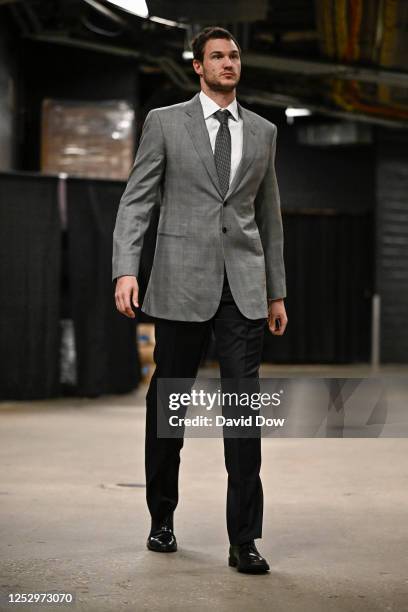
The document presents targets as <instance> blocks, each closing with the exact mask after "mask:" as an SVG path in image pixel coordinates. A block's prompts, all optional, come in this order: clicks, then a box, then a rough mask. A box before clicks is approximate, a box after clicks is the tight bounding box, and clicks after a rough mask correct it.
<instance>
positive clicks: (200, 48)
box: [191, 26, 241, 62]
mask: <svg viewBox="0 0 408 612" xmlns="http://www.w3.org/2000/svg"><path fill="white" fill-rule="evenodd" d="M210 38H226V39H227V40H233V41H234V43H235V44H236V45H237V47H238V51H239V54H240V55H241V47H240V46H239V44H238V41H237V40H236V38H235V36H233V35H232V34H231V32H229V31H228V30H225V28H221V27H219V26H209V27H208V28H204V30H201V32H199V33H198V34H196V36H194V38H193V40H192V41H191V49H192V51H193V57H194V59H196V60H199V61H200V62H202V61H203V59H204V48H205V44H206V42H207V40H210Z"/></svg>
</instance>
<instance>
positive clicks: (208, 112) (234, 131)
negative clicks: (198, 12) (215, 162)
mask: <svg viewBox="0 0 408 612" xmlns="http://www.w3.org/2000/svg"><path fill="white" fill-rule="evenodd" d="M199 97H200V102H201V106H202V107H203V113H204V119H205V124H206V126H207V130H208V135H209V137H210V142H211V147H212V150H213V153H214V148H215V139H216V137H217V132H218V128H219V127H220V122H219V121H218V119H216V118H215V117H214V116H213V115H214V113H215V112H216V111H217V110H225V109H223V108H221V107H220V106H218V104H217V103H216V102H214V100H212V99H211V98H210V97H209V96H207V94H205V93H204V92H203V91H202V90H201V91H200V96H199ZM227 109H228V110H229V112H230V113H231V115H232V117H231V116H230V117H228V127H229V131H230V134H231V172H230V180H229V182H230V185H231V182H232V179H233V178H234V174H235V172H236V170H237V168H238V166H239V162H240V161H241V157H242V144H243V133H242V119H241V117H240V116H239V113H238V106H237V100H236V98H234V100H233V101H232V102H231V104H230V105H229V106H227Z"/></svg>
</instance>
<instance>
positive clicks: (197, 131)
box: [185, 93, 257, 199]
mask: <svg viewBox="0 0 408 612" xmlns="http://www.w3.org/2000/svg"><path fill="white" fill-rule="evenodd" d="M238 110H239V114H240V116H241V118H242V128H243V145H242V157H241V161H240V163H239V165H238V168H237V170H236V172H235V175H234V178H233V180H232V182H231V185H230V187H229V189H228V191H227V194H226V196H225V199H227V198H229V197H230V196H231V194H232V193H233V192H234V191H235V189H236V188H237V187H238V185H239V184H240V182H241V180H242V179H243V178H244V176H245V174H246V172H247V170H248V168H249V167H250V165H251V163H252V161H253V159H254V153H255V151H256V147H257V130H256V127H255V124H254V123H253V121H252V119H251V116H250V114H249V113H248V111H247V110H246V109H245V108H243V107H242V106H241V105H240V104H239V102H238ZM185 112H186V113H187V115H188V116H187V120H186V124H185V125H186V128H187V130H188V132H189V134H190V137H191V140H192V142H193V145H194V147H195V149H196V151H197V153H198V155H199V156H200V158H201V160H202V162H203V164H204V166H205V168H206V170H207V172H208V174H209V177H210V178H211V180H212V182H213V183H214V186H215V187H216V189H217V191H218V193H219V194H220V195H222V194H221V189H220V184H219V180H218V174H217V169H216V167H215V161H214V153H213V151H212V148H211V142H210V137H209V134H208V130H207V126H206V124H205V120H204V114H203V110H202V106H201V102H200V98H199V94H198V93H197V94H196V95H195V96H194V97H193V98H192V99H191V100H190V101H189V102H187V105H186V109H185Z"/></svg>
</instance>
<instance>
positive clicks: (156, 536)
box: [146, 523, 177, 552]
mask: <svg viewBox="0 0 408 612" xmlns="http://www.w3.org/2000/svg"><path fill="white" fill-rule="evenodd" d="M146 545H147V548H148V549H149V550H154V551H155V552H176V550H177V540H176V536H175V535H174V533H173V527H172V526H171V525H168V524H166V523H163V524H162V525H159V526H158V527H152V529H151V531H150V534H149V537H148V538H147V544H146Z"/></svg>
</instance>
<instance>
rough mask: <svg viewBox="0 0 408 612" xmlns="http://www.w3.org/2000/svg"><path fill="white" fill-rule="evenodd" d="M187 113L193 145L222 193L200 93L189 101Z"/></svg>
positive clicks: (187, 124) (187, 125) (187, 123)
mask: <svg viewBox="0 0 408 612" xmlns="http://www.w3.org/2000/svg"><path fill="white" fill-rule="evenodd" d="M186 113H187V115H188V118H187V121H186V128H187V130H188V132H189V134H190V137H191V140H192V142H193V145H194V147H195V149H196V151H197V153H198V155H199V156H200V158H201V161H202V162H203V164H204V166H205V168H206V170H207V172H208V174H209V176H210V179H211V180H212V182H213V183H214V185H215V187H216V189H217V191H218V193H219V194H220V195H221V189H220V183H219V180H218V174H217V169H216V167H215V161H214V154H213V151H212V148H211V142H210V136H209V134H208V130H207V126H206V124H205V119H204V114H203V109H202V106H201V102H200V97H199V94H196V95H195V96H194V98H192V99H191V100H190V102H188V103H187V108H186Z"/></svg>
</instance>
